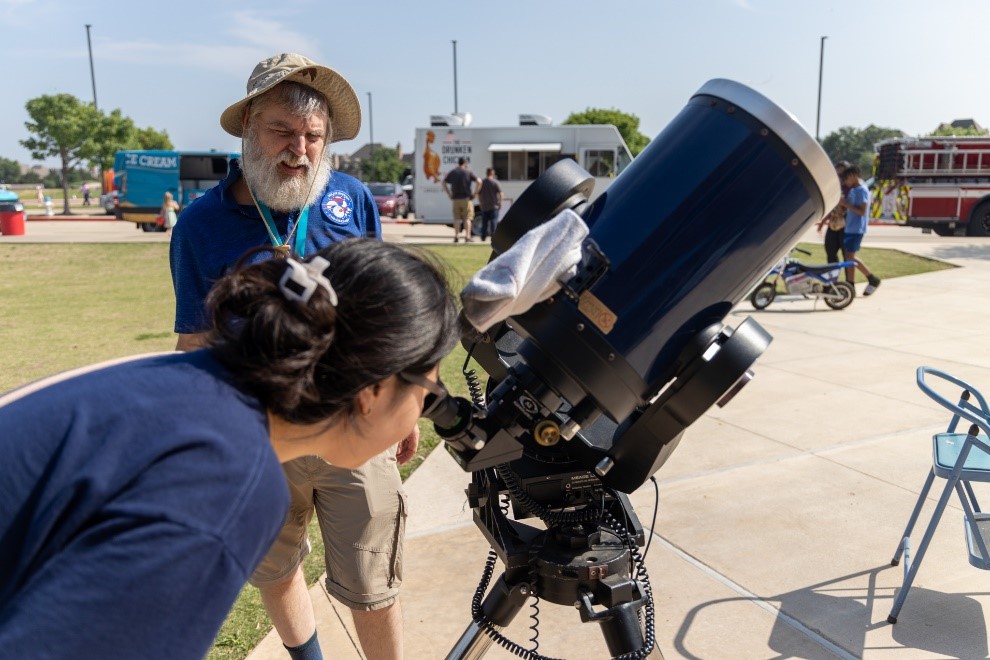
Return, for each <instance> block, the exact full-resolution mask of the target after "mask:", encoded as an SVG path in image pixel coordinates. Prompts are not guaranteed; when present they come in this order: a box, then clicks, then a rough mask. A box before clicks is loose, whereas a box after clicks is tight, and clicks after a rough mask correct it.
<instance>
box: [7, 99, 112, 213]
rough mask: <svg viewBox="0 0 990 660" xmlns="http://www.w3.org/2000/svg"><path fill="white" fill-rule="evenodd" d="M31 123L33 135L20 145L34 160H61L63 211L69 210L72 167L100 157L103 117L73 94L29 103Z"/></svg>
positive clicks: (25, 123)
mask: <svg viewBox="0 0 990 660" xmlns="http://www.w3.org/2000/svg"><path fill="white" fill-rule="evenodd" d="M26 108H27V113H28V116H29V117H30V118H31V121H28V122H24V125H25V127H27V129H28V132H29V133H31V134H32V137H29V138H28V139H26V140H21V145H23V146H24V148H26V149H27V150H28V151H30V152H31V157H32V158H37V159H38V160H45V159H47V158H58V159H59V160H60V161H61V163H62V192H63V193H64V200H63V204H64V206H63V210H62V212H63V213H64V214H65V215H70V211H69V172H70V170H71V169H72V168H73V166H75V165H77V164H79V163H81V162H84V161H87V160H89V159H92V158H94V157H95V156H96V154H97V151H98V149H97V142H96V137H97V135H99V132H100V128H101V124H102V121H101V114H100V112H99V110H97V109H96V108H95V107H94V106H93V105H92V104H91V103H82V102H80V101H79V99H77V98H76V97H75V96H73V95H71V94H55V95H45V96H39V97H38V98H36V99H31V100H30V101H28V102H27V104H26Z"/></svg>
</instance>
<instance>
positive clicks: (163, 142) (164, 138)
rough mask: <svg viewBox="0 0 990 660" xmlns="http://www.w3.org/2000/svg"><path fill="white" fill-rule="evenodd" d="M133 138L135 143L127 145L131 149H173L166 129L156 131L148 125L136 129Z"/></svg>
mask: <svg viewBox="0 0 990 660" xmlns="http://www.w3.org/2000/svg"><path fill="white" fill-rule="evenodd" d="M134 139H135V142H136V144H135V145H134V146H132V147H129V148H131V149H162V150H166V151H167V150H170V149H175V147H174V146H173V145H172V140H170V139H169V137H168V131H156V130H155V129H153V128H151V127H150V126H149V127H148V128H139V129H137V131H136V132H135V135H134Z"/></svg>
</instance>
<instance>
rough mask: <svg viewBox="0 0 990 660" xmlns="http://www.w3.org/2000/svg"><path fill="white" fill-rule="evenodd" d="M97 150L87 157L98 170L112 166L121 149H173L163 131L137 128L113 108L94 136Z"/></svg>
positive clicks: (128, 118)
mask: <svg viewBox="0 0 990 660" xmlns="http://www.w3.org/2000/svg"><path fill="white" fill-rule="evenodd" d="M96 142H97V152H96V155H95V156H94V157H92V158H90V159H89V163H90V165H92V166H93V167H95V168H97V169H99V170H109V169H110V168H111V167H113V157H114V154H116V153H117V152H118V151H121V150H122V149H173V148H174V147H173V145H172V141H171V140H170V139H169V137H168V133H167V132H165V131H156V130H155V129H153V128H150V127H148V128H138V127H137V126H135V125H134V121H133V120H131V118H130V117H125V116H124V115H123V114H122V113H121V112H120V110H113V111H112V112H111V113H110V114H109V115H106V116H105V117H104V118H103V122H102V124H101V126H100V130H99V135H98V136H97V137H96Z"/></svg>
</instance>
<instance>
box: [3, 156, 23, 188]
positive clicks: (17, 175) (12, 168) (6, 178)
mask: <svg viewBox="0 0 990 660" xmlns="http://www.w3.org/2000/svg"><path fill="white" fill-rule="evenodd" d="M20 182H21V166H20V165H18V164H17V161H16V160H11V159H9V158H0V183H20Z"/></svg>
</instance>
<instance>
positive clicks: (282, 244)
mask: <svg viewBox="0 0 990 660" xmlns="http://www.w3.org/2000/svg"><path fill="white" fill-rule="evenodd" d="M251 196H252V197H254V193H253V192H252V193H251ZM254 204H255V206H257V207H258V213H260V214H261V219H262V220H264V221H265V228H266V229H267V230H268V238H269V240H271V242H272V246H274V247H275V249H276V250H279V251H281V252H284V253H285V254H289V252H290V250H291V251H292V252H295V253H296V254H297V255H298V256H300V257H301V256H303V253H304V252H305V251H306V228H307V226H308V225H309V210H310V208H312V207H310V206H307V207H306V208H303V209H299V219H298V220H297V221H296V224H295V226H293V227H292V230H291V231H290V232H289V233H288V235H286V237H285V240H284V241H282V240H280V239H279V235H278V227H276V226H275V220H274V219H273V218H272V211H271V209H269V208H268V205H267V204H265V203H264V202H259V201H258V199H257V198H254ZM293 234H295V239H296V240H295V245H294V246H290V245H289V241H291V240H292V235H293Z"/></svg>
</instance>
